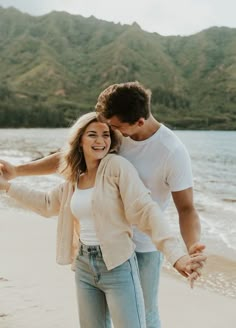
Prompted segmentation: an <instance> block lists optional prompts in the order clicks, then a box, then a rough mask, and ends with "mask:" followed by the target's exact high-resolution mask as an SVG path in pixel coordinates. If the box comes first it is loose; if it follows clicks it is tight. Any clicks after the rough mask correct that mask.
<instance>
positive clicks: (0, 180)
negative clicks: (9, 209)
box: [0, 172, 11, 191]
mask: <svg viewBox="0 0 236 328" xmlns="http://www.w3.org/2000/svg"><path fill="white" fill-rule="evenodd" d="M10 186H11V184H10V183H9V182H8V181H7V180H6V179H5V178H4V177H3V176H2V174H1V172H0V190H5V191H8V190H9V188H10Z"/></svg>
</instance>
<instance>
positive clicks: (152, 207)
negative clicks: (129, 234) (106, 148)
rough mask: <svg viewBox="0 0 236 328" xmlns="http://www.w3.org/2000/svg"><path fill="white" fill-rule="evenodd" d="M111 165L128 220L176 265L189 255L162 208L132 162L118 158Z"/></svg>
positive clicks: (114, 158)
mask: <svg viewBox="0 0 236 328" xmlns="http://www.w3.org/2000/svg"><path fill="white" fill-rule="evenodd" d="M110 163H111V165H110V169H111V172H110V174H112V175H113V176H115V177H116V179H117V184H118V188H119V191H120V196H121V199H122V202H123V205H124V211H125V215H126V219H127V220H128V222H129V223H130V224H133V225H136V226H137V227H138V228H139V229H140V230H141V231H143V232H145V233H146V234H147V235H149V236H150V237H151V238H152V241H153V243H154V244H155V246H156V247H157V249H159V250H160V251H162V252H163V253H164V255H165V256H166V258H167V260H168V261H169V262H170V263H171V264H172V265H174V264H175V262H176V261H177V260H178V259H179V258H180V257H182V256H184V255H185V253H184V251H183V249H182V246H181V244H180V242H179V241H178V239H177V238H176V237H175V236H174V234H173V232H172V231H171V228H170V225H169V223H168V221H167V220H166V219H165V218H164V215H163V213H162V211H161V209H160V207H159V206H158V204H157V203H156V202H154V201H153V200H152V198H151V195H150V191H149V190H148V189H147V188H146V187H145V186H144V184H143V182H142V181H141V179H140V177H139V175H138V173H137V171H136V169H135V168H134V166H133V165H132V164H131V163H130V162H129V161H128V160H126V159H125V158H122V157H121V156H116V157H113V159H112V160H111V161H110Z"/></svg>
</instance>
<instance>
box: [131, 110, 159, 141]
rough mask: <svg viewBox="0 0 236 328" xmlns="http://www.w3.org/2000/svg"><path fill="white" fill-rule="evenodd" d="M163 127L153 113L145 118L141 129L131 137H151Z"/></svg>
mask: <svg viewBox="0 0 236 328" xmlns="http://www.w3.org/2000/svg"><path fill="white" fill-rule="evenodd" d="M160 127H161V123H159V122H158V121H157V120H156V119H155V118H154V117H153V116H152V115H151V116H150V117H149V118H148V119H147V120H145V122H144V125H143V126H141V127H140V129H139V131H138V132H137V133H136V134H135V135H132V136H131V137H130V138H131V139H133V140H135V141H142V140H146V139H148V138H150V137H151V136H152V135H153V134H154V133H156V132H157V130H159V129H160Z"/></svg>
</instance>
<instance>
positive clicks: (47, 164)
mask: <svg viewBox="0 0 236 328" xmlns="http://www.w3.org/2000/svg"><path fill="white" fill-rule="evenodd" d="M59 161H60V152H58V153H55V154H52V155H49V156H47V157H44V158H42V159H39V160H37V161H32V162H29V163H25V164H21V165H17V166H15V165H12V164H10V163H8V162H5V161H3V160H0V173H1V174H2V175H3V176H4V178H5V179H7V180H11V179H14V178H16V177H18V176H23V175H44V174H52V173H55V172H56V171H57V169H58V165H59Z"/></svg>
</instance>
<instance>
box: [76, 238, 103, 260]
mask: <svg viewBox="0 0 236 328" xmlns="http://www.w3.org/2000/svg"><path fill="white" fill-rule="evenodd" d="M79 252H80V254H81V255H83V254H87V255H89V254H91V255H97V256H101V257H102V250H101V247H100V246H99V245H91V246H90V245H85V244H83V243H82V242H81V241H80V249H79Z"/></svg>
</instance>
